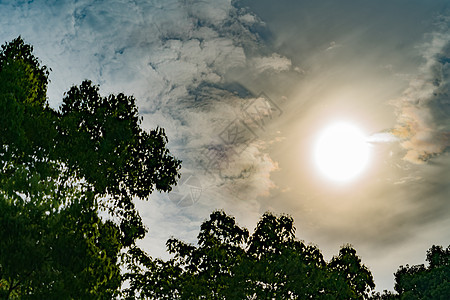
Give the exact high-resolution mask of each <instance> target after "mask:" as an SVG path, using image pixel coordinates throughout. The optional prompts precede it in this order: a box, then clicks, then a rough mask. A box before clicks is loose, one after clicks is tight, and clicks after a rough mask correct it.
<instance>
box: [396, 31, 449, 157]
mask: <svg viewBox="0 0 450 300" xmlns="http://www.w3.org/2000/svg"><path fill="white" fill-rule="evenodd" d="M442 25H443V24H441V26H442ZM446 28H448V27H446ZM429 39H430V41H429V42H428V43H427V44H426V45H425V46H424V47H423V51H424V54H423V57H424V59H425V63H424V65H423V67H422V69H421V74H420V77H417V78H415V79H413V80H412V81H411V82H410V84H409V87H408V88H407V89H406V90H405V91H404V93H403V95H402V97H401V98H400V99H398V100H397V101H396V102H395V105H396V106H397V108H398V125H397V126H396V128H395V129H394V130H393V131H392V133H393V134H394V135H396V136H397V137H399V138H400V139H402V142H401V145H402V146H403V147H404V148H405V149H406V150H407V153H406V154H405V156H404V159H405V160H406V161H409V162H412V163H415V164H421V163H424V162H426V161H428V160H429V159H430V158H432V157H435V156H437V155H440V154H442V153H443V152H444V151H446V150H447V149H448V147H449V146H450V121H449V120H450V100H449V96H450V35H449V34H448V33H447V31H444V32H443V33H442V32H437V33H433V34H430V35H429Z"/></svg>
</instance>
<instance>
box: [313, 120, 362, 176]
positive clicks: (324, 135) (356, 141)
mask: <svg viewBox="0 0 450 300" xmlns="http://www.w3.org/2000/svg"><path fill="white" fill-rule="evenodd" d="M369 156H370V148H369V144H368V143H367V141H366V137H365V136H364V134H363V133H362V131H361V130H359V129H358V128H357V127H356V126H354V125H352V124H350V123H346V122H339V123H334V124H332V125H330V126H329V127H326V128H325V129H324V130H323V131H322V132H321V133H320V135H319V137H318V139H317V141H316V144H315V147H314V161H315V163H316V165H317V167H318V169H319V170H320V172H321V173H322V174H323V175H324V176H325V177H327V178H329V179H331V180H333V181H338V182H347V181H350V180H352V179H355V178H356V177H357V176H358V175H359V174H361V172H362V171H363V170H364V169H365V167H366V166H367V164H368V161H369Z"/></svg>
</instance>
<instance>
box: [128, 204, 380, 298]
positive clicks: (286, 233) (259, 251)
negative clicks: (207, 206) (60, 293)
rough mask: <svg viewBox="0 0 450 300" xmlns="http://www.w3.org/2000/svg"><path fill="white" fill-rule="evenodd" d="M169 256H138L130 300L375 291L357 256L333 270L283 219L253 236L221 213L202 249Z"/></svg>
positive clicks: (213, 218) (204, 229)
mask: <svg viewBox="0 0 450 300" xmlns="http://www.w3.org/2000/svg"><path fill="white" fill-rule="evenodd" d="M167 248H168V251H169V253H171V254H173V255H174V257H173V258H172V259H170V260H168V261H162V260H160V259H156V260H152V259H151V258H150V257H148V256H147V255H146V254H145V253H144V252H142V251H137V252H136V253H134V254H135V255H134V256H133V259H134V264H133V266H134V267H135V269H134V270H133V272H130V273H129V274H128V277H127V278H128V279H129V280H130V287H129V288H128V289H127V291H126V292H127V296H128V297H129V298H130V299H132V298H134V297H146V298H150V299H367V298H368V296H369V292H370V291H371V290H372V289H373V288H374V286H375V285H374V283H373V278H372V275H371V273H370V271H369V270H368V269H367V268H366V267H365V266H364V265H362V264H361V260H360V259H359V257H358V256H357V255H356V251H355V250H354V249H353V248H351V247H350V246H344V247H343V248H342V249H341V251H340V252H339V255H338V256H335V257H334V258H333V259H332V260H331V261H330V262H329V263H327V262H326V261H325V260H324V259H323V256H322V254H321V252H320V250H319V249H318V248H317V247H315V246H312V245H308V246H307V245H305V244H304V243H303V242H301V241H298V240H296V238H295V227H294V224H293V219H292V218H291V217H289V216H285V215H282V216H280V217H277V216H275V215H273V214H271V213H265V214H264V215H263V216H262V217H261V220H260V221H259V222H258V225H257V226H256V229H255V230H254V232H253V234H251V235H250V234H249V232H248V230H247V229H245V228H241V227H239V226H238V225H237V224H236V222H235V219H234V218H233V217H230V216H228V215H226V214H225V213H224V212H223V211H215V212H213V213H212V214H211V215H210V219H209V220H207V221H205V222H204V223H203V224H202V225H201V228H200V232H199V234H198V243H197V245H196V246H195V245H190V244H186V243H184V242H182V241H179V240H177V239H174V238H172V239H169V240H168V241H167Z"/></svg>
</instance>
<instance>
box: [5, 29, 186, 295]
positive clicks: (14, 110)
mask: <svg viewBox="0 0 450 300" xmlns="http://www.w3.org/2000/svg"><path fill="white" fill-rule="evenodd" d="M47 78H48V70H47V68H46V67H45V66H40V64H39V61H38V59H37V58H36V57H34V56H33V54H32V47H31V46H30V45H27V44H25V43H24V41H23V40H22V39H21V38H20V37H19V38H17V39H15V40H13V41H12V42H10V43H7V44H5V45H4V46H2V50H1V51H0V298H20V299H27V298H29V299H93V298H94V299H97V298H101V299H111V298H114V297H116V296H118V295H119V292H120V287H121V284H122V281H123V279H122V275H121V273H120V266H121V265H122V264H123V257H126V250H127V249H138V248H136V246H135V241H136V239H139V238H142V237H143V236H144V235H145V233H146V230H145V227H144V225H143V224H142V220H141V218H140V216H139V214H138V212H137V211H136V209H135V207H134V204H133V202H132V200H131V199H132V197H138V198H141V199H145V198H147V197H148V196H149V195H150V193H151V192H153V191H154V190H155V189H156V190H159V191H169V190H170V189H171V185H172V184H174V183H175V182H176V179H177V178H178V170H179V168H180V161H178V160H176V159H175V158H173V157H172V156H171V155H170V153H169V151H168V150H167V148H166V144H167V137H166V135H165V133H164V131H163V130H162V129H160V128H157V129H155V130H152V131H150V132H146V131H144V130H142V129H141V127H140V118H139V116H138V112H137V108H136V105H135V100H134V98H133V97H128V96H125V95H123V94H119V95H117V96H116V95H110V96H108V97H101V96H100V95H99V93H98V87H97V86H94V85H92V83H91V82H90V81H84V82H83V83H82V84H81V85H80V86H78V87H77V86H74V87H72V88H71V89H70V90H69V91H68V92H67V93H66V95H65V97H64V99H63V105H62V106H61V108H60V110H59V111H55V110H53V109H52V108H50V107H49V106H48V103H47V101H46V92H47V84H48V79H47ZM100 211H103V215H104V216H107V215H108V213H109V216H110V217H109V219H110V220H115V221H114V222H113V221H110V220H108V217H106V219H103V218H100V217H99V212H100ZM111 217H112V218H111ZM133 251H137V250H133Z"/></svg>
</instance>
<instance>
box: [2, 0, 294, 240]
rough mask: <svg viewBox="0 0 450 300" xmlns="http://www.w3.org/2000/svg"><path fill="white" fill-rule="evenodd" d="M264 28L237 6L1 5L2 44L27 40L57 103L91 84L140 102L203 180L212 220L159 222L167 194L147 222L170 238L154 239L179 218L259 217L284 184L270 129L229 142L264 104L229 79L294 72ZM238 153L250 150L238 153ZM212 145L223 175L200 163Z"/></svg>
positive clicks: (86, 1) (220, 1) (148, 120)
mask: <svg viewBox="0 0 450 300" xmlns="http://www.w3.org/2000/svg"><path fill="white" fill-rule="evenodd" d="M262 27H264V24H263V22H261V20H259V18H258V17H257V16H256V15H254V14H253V13H251V12H250V11H247V10H246V9H242V8H239V7H236V6H234V4H233V3H232V2H231V1H230V0H215V1H193V0H188V1H177V0H164V1H163V0H153V1H128V0H108V1H106V0H100V1H90V0H80V1H39V0H38V1H33V2H29V3H28V2H27V1H22V2H17V1H2V2H0V40H3V41H5V42H6V41H10V40H12V39H13V38H15V37H17V36H18V35H22V37H23V38H24V39H25V41H26V42H28V43H30V44H32V45H33V46H34V48H35V53H36V55H37V56H38V57H39V58H40V59H41V60H42V62H43V63H44V64H45V65H47V66H49V67H50V68H52V72H51V75H50V79H51V84H50V85H49V93H48V95H49V101H50V104H51V105H52V106H54V107H55V106H57V105H58V104H59V103H60V101H61V99H62V94H63V92H64V91H67V90H68V89H69V88H70V86H71V85H73V84H79V83H80V82H81V81H82V80H84V79H91V80H92V81H93V82H94V83H95V84H100V91H101V93H103V94H107V93H117V92H124V93H126V94H132V95H134V96H135V97H136V99H137V101H138V107H139V110H140V112H141V114H143V116H144V123H143V125H144V126H145V127H146V128H152V127H155V126H161V127H164V128H165V129H166V133H167V134H168V137H169V140H170V144H169V147H170V149H171V150H172V152H173V153H174V154H175V155H176V156H177V157H178V158H180V159H182V160H183V170H188V171H190V172H194V173H195V174H196V176H198V178H199V179H200V180H201V181H202V182H203V184H204V190H205V191H204V195H203V196H202V198H201V200H200V202H201V203H198V204H197V205H198V207H199V211H202V212H203V213H199V212H198V211H195V210H185V211H184V214H186V215H185V216H184V217H180V216H178V217H174V219H170V218H169V219H167V220H166V221H165V222H166V223H167V222H171V224H172V225H171V226H170V225H167V224H165V225H164V224H163V225H162V224H159V223H158V222H156V221H155V220H160V219H161V218H159V217H158V216H157V215H158V214H163V215H164V214H166V213H167V214H172V213H174V211H173V207H172V206H171V205H173V204H172V203H170V202H167V205H164V203H165V202H164V199H166V198H165V197H164V196H163V197H159V196H156V199H158V200H155V201H156V202H155V203H156V204H155V205H156V206H155V208H154V209H157V210H158V211H159V212H158V213H156V212H155V213H150V212H148V211H146V210H147V209H152V208H147V206H145V205H141V209H142V210H143V211H142V213H143V215H144V216H148V215H155V216H156V217H155V218H156V219H155V220H153V221H152V220H151V218H147V217H145V218H146V219H147V222H148V225H149V227H150V237H152V234H153V236H154V238H157V239H160V238H161V239H162V238H163V237H162V236H161V235H155V234H156V233H157V232H160V231H161V230H163V227H166V228H174V227H177V226H180V224H179V220H181V219H183V220H184V219H185V218H188V217H189V216H190V217H191V218H193V219H195V222H199V221H201V220H200V219H196V218H203V217H205V213H204V212H207V213H209V212H210V211H211V210H212V209H214V208H216V207H229V208H231V209H232V210H233V208H232V207H234V210H235V211H234V212H235V213H236V208H238V207H242V208H244V207H245V209H244V211H248V210H249V209H251V210H254V211H258V205H257V203H256V202H255V201H256V200H255V199H257V197H258V196H259V195H261V194H267V193H268V192H269V190H270V189H271V188H273V187H274V186H275V185H274V183H273V182H272V181H271V179H270V174H271V172H272V171H274V170H276V169H277V164H276V162H274V161H272V159H271V158H270V156H269V155H268V154H267V151H266V149H265V147H266V146H265V145H266V144H265V142H264V141H263V140H264V136H263V135H262V134H261V132H259V133H258V134H256V135H255V136H254V139H252V140H251V141H249V142H248V143H247V142H245V143H241V142H235V143H233V144H227V143H226V142H224V140H223V138H221V133H222V132H224V130H225V129H226V128H227V126H229V125H230V124H231V123H232V122H233V121H234V120H235V119H242V120H244V121H245V120H246V119H245V118H246V117H245V116H244V115H243V109H244V107H245V105H246V104H247V103H249V102H251V101H252V100H253V99H255V97H254V95H252V93H251V92H249V91H248V90H246V89H245V87H243V86H240V85H239V84H236V83H233V82H232V81H230V79H229V77H230V76H227V74H228V73H230V72H231V71H232V72H239V70H243V71H245V72H250V73H252V74H253V77H254V78H257V77H258V75H259V74H262V73H264V76H268V75H269V76H270V75H271V74H275V75H276V74H278V73H280V72H283V71H289V70H290V69H291V67H292V66H291V62H290V60H289V59H287V58H286V57H283V56H281V55H279V54H277V53H271V52H270V50H268V49H266V48H265V46H264V41H262V40H261V38H260V37H259V34H258V28H262ZM246 121H248V120H246ZM246 137H248V133H247V135H244V138H246ZM235 147H241V148H242V149H243V151H242V152H240V153H237V154H236V153H235V152H236V151H235ZM212 148H214V149H216V150H217V149H221V150H220V151H221V152H220V153H222V154H224V155H226V156H228V157H230V158H232V162H230V164H229V165H227V166H226V167H223V166H222V167H221V168H217V165H216V166H215V167H212V168H209V167H208V168H205V167H204V166H202V165H201V164H199V161H201V159H202V158H201V156H202V155H204V153H205V151H208V149H212ZM216 150H214V151H215V152H216V153H215V154H217V151H216ZM213 178H214V179H213ZM237 191H239V192H237ZM154 198H155V197H154ZM208 198H209V199H208ZM236 199H238V203H236V202H235V200H236ZM166 200H167V199H166ZM202 201H204V202H202ZM231 203H233V204H231ZM239 203H240V204H239ZM244 214H245V213H244ZM175 215H176V213H175ZM200 216H201V217H200ZM177 218H178V219H177ZM161 226H163V227H161ZM191 229H192V228H191ZM191 229H189V230H191ZM186 230H188V229H186ZM165 238H167V237H165Z"/></svg>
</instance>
